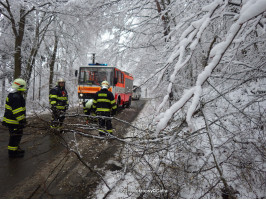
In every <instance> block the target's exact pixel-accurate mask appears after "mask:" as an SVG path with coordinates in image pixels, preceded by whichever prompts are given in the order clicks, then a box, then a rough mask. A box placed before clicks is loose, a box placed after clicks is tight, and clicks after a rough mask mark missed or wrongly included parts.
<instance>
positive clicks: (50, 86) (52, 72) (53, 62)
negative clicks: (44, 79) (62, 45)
mask: <svg viewBox="0 0 266 200" xmlns="http://www.w3.org/2000/svg"><path fill="white" fill-rule="evenodd" d="M58 42H59V38H58V36H57V34H56V33H55V42H54V50H53V54H52V57H51V60H50V64H49V68H50V78H49V90H50V89H51V88H52V86H53V78H54V65H55V59H56V53H57V47H58Z"/></svg>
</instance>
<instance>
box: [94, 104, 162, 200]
mask: <svg viewBox="0 0 266 200" xmlns="http://www.w3.org/2000/svg"><path fill="white" fill-rule="evenodd" d="M154 113H155V108H154V107H153V104H152V101H151V100H150V101H148V102H147V103H146V105H145V106H144V108H143V109H142V111H141V112H140V113H139V115H138V117H137V119H135V121H134V122H133V123H132V124H134V125H135V126H137V127H139V128H141V129H146V128H147V127H148V126H149V122H150V121H151V120H152V118H153V114H154ZM134 136H136V131H135V129H134V128H129V129H128V132H127V135H126V136H125V137H134ZM123 151H127V149H126V148H124V150H123ZM125 154H126V152H125ZM122 162H123V165H124V166H126V165H127V163H129V162H130V160H127V159H123V160H122ZM104 180H106V181H107V183H108V185H109V187H111V188H112V192H111V193H110V194H109V195H108V197H107V198H108V199H121V198H122V199H135V198H137V197H138V196H139V195H140V194H141V193H142V192H163V191H158V190H155V189H151V190H150V191H144V190H143V188H140V185H139V183H138V181H137V180H136V179H135V178H134V176H133V175H132V174H131V173H125V172H124V171H123V170H121V171H114V172H111V171H108V172H107V173H106V174H105V177H104ZM108 191H109V189H108V188H107V186H106V185H105V184H104V183H103V182H102V183H101V184H99V186H98V188H97V190H96V191H95V198H97V199H99V198H103V197H104V196H105V194H106V193H107V192H108Z"/></svg>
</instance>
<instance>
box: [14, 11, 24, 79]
mask: <svg viewBox="0 0 266 200" xmlns="http://www.w3.org/2000/svg"><path fill="white" fill-rule="evenodd" d="M25 21H26V15H25V9H24V8H21V9H20V21H19V23H18V24H19V30H18V32H17V35H16V34H15V35H16V39H15V53H14V66H15V71H14V79H16V78H18V77H20V76H21V63H22V62H21V60H22V58H21V46H22V41H23V37H24V30H25Z"/></svg>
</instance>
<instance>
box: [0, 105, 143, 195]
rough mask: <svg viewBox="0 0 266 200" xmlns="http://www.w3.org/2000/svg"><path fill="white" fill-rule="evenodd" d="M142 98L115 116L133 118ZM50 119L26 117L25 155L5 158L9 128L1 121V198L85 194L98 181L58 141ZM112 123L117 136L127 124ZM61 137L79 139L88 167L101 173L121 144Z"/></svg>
mask: <svg viewBox="0 0 266 200" xmlns="http://www.w3.org/2000/svg"><path fill="white" fill-rule="evenodd" d="M145 102H146V101H145V100H139V101H133V102H132V106H131V108H126V109H122V110H120V112H119V114H118V115H117V116H116V117H117V118H119V119H123V120H125V121H128V122H132V121H134V119H135V118H136V117H137V115H138V113H139V112H140V111H141V109H142V108H143V106H144V105H145ZM49 120H50V115H42V116H35V117H33V118H31V119H29V121H30V127H28V128H25V129H24V134H25V135H24V136H23V137H22V141H21V146H22V148H23V149H25V150H26V153H25V156H24V158H16V159H14V158H13V159H10V158H8V154H7V144H8V139H9V135H8V130H7V129H6V128H5V127H3V126H1V125H0V134H1V137H0V198H86V197H89V196H90V195H91V194H92V193H93V190H94V189H95V188H96V186H97V184H98V183H99V181H101V180H100V178H99V176H98V175H97V174H95V173H93V172H92V171H90V170H88V169H87V168H86V167H84V165H82V163H81V162H80V161H79V160H78V159H77V157H75V155H73V153H69V151H67V150H66V148H65V147H63V146H62V145H61V143H62V141H61V139H62V137H58V136H57V135H56V134H54V133H51V132H50V130H49ZM65 122H66V123H68V124H71V123H73V124H75V123H84V119H80V118H79V119H77V118H75V119H73V118H69V119H66V121H65ZM113 126H114V128H115V130H116V131H115V134H116V135H117V136H123V135H124V134H125V132H126V129H127V128H128V125H127V124H121V123H119V122H113ZM64 137H65V139H66V138H67V139H68V140H69V141H71V140H74V139H78V140H79V145H80V147H79V148H80V149H81V150H82V151H83V152H85V153H83V159H84V161H85V162H86V163H89V165H90V167H91V168H101V169H103V170H102V171H100V172H101V175H104V172H105V168H106V166H105V163H106V162H107V161H108V160H109V159H110V158H111V157H112V156H113V155H114V154H115V152H116V151H117V150H118V149H119V148H122V144H120V143H117V142H115V141H114V142H110V141H109V143H108V142H106V141H99V140H96V139H92V138H81V137H80V138H73V136H71V137H70V136H64ZM77 174H79V175H77Z"/></svg>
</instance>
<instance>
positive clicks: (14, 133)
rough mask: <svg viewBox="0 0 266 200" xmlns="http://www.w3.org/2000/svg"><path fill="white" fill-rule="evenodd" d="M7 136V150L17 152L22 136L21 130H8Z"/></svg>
mask: <svg viewBox="0 0 266 200" xmlns="http://www.w3.org/2000/svg"><path fill="white" fill-rule="evenodd" d="M9 134H10V137H9V144H8V150H10V151H17V150H18V146H19V144H20V141H21V138H22V135H23V129H22V128H20V129H18V128H9Z"/></svg>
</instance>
